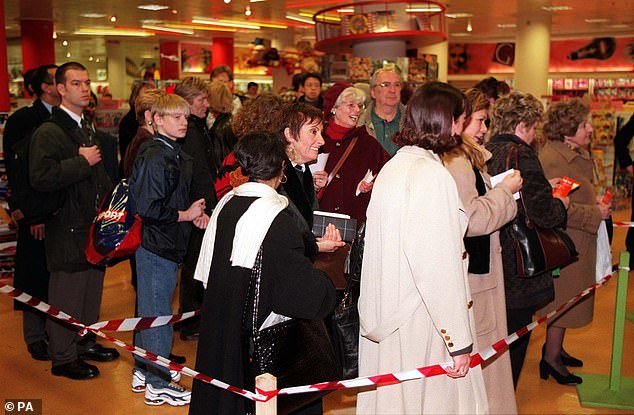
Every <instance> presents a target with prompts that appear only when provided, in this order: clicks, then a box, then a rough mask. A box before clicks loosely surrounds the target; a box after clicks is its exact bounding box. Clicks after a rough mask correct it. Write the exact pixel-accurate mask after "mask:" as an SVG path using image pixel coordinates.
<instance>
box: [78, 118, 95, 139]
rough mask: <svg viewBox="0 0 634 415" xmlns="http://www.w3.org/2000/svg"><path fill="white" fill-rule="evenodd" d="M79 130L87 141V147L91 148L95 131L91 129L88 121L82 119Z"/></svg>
mask: <svg viewBox="0 0 634 415" xmlns="http://www.w3.org/2000/svg"><path fill="white" fill-rule="evenodd" d="M81 129H82V131H83V132H84V136H85V137H86V139H87V140H88V146H92V145H93V144H94V143H95V139H94V138H95V131H94V130H93V129H92V127H91V126H90V124H88V121H86V120H85V119H84V118H82V119H81Z"/></svg>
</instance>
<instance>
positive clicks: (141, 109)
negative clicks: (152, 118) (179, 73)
mask: <svg viewBox="0 0 634 415" xmlns="http://www.w3.org/2000/svg"><path fill="white" fill-rule="evenodd" d="M161 95H163V92H161V90H159V89H155V88H153V89H144V90H143V91H142V92H141V93H140V94H139V95H137V97H136V99H135V100H134V114H135V116H136V121H137V122H138V123H139V125H143V124H145V111H152V106H153V105H154V103H156V100H157V99H158V98H159V97H160V96H161Z"/></svg>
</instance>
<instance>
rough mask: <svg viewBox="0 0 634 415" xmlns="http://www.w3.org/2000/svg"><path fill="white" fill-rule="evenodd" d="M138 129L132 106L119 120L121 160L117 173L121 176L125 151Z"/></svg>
mask: <svg viewBox="0 0 634 415" xmlns="http://www.w3.org/2000/svg"><path fill="white" fill-rule="evenodd" d="M138 129H139V123H138V122H137V120H136V113H135V111H134V107H132V108H130V111H128V112H127V113H126V115H124V116H123V118H121V121H119V135H118V137H119V157H120V160H121V163H120V166H119V174H120V175H121V176H122V175H123V158H124V157H125V152H126V150H127V149H128V146H129V145H130V143H131V142H132V139H133V138H134V136H135V135H136V132H137V130H138Z"/></svg>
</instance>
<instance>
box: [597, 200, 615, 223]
mask: <svg viewBox="0 0 634 415" xmlns="http://www.w3.org/2000/svg"><path fill="white" fill-rule="evenodd" d="M596 200H597V205H598V207H599V210H600V211H601V219H609V218H610V215H611V214H612V207H611V206H610V205H606V204H605V203H603V202H602V197H601V196H597V199H596Z"/></svg>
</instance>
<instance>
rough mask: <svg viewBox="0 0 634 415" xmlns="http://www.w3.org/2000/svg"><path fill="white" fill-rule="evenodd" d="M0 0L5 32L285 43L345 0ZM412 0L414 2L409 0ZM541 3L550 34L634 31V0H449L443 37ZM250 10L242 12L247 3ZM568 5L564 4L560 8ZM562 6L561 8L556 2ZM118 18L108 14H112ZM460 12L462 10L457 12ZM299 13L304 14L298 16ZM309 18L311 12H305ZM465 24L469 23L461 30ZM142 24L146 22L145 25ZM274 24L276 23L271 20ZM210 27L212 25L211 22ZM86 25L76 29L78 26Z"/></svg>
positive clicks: (501, 32) (490, 27) (480, 34)
mask: <svg viewBox="0 0 634 415" xmlns="http://www.w3.org/2000/svg"><path fill="white" fill-rule="evenodd" d="M224 1H225V0H187V1H183V0H180V1H174V0H119V1H113V0H5V1H4V4H5V26H6V28H7V37H8V38H16V37H19V35H20V30H19V22H20V19H24V18H27V19H46V18H50V16H53V20H54V26H55V31H56V33H57V35H58V36H60V37H64V38H72V37H85V36H96V33H104V35H105V36H106V37H107V38H119V39H121V38H122V36H120V34H122V33H125V32H124V31H128V30H129V31H132V32H129V33H134V32H136V31H144V32H146V33H149V34H152V35H153V36H150V37H148V40H152V41H153V42H156V39H162V38H177V39H181V40H188V41H208V40H209V39H211V38H213V37H216V36H225V37H227V36H233V37H234V39H235V43H236V44H237V45H241V44H242V45H245V44H248V43H249V42H252V41H253V40H254V39H255V38H256V37H263V38H268V39H275V38H281V39H284V40H283V43H288V42H289V40H292V37H290V38H289V34H291V33H292V34H294V35H295V40H297V38H298V37H299V38H305V39H312V38H314V29H313V28H314V26H312V25H310V24H308V23H303V22H300V21H297V20H292V19H289V18H288V16H291V17H298V16H299V17H300V18H301V17H303V18H306V17H308V16H311V15H312V14H314V13H315V12H317V11H318V10H321V9H324V8H328V7H333V6H337V5H341V4H346V3H350V2H345V1H337V2H335V1H331V0H260V1H254V0H251V1H249V0H231V1H230V3H228V4H227V3H225V2H224ZM415 3H416V2H412V4H415ZM141 5H158V6H166V8H164V9H162V10H145V9H140V8H138V6H141ZM527 6H528V8H529V9H535V10H542V7H543V6H546V7H548V6H556V7H555V10H553V11H550V12H549V13H551V14H552V26H551V28H552V29H551V33H552V36H553V37H556V38H574V37H587V36H601V35H607V34H610V35H632V34H634V0H621V1H617V0H558V1H546V0H478V1H474V0H452V1H450V2H448V4H447V14H448V17H449V16H457V17H454V18H448V19H447V27H448V31H449V39H450V41H454V42H474V41H476V42H477V41H502V40H512V39H513V38H514V37H515V33H516V30H517V29H516V27H514V25H516V24H517V19H518V14H522V16H524V14H523V13H522V12H521V11H520V9H522V10H524V9H525V8H526V7H527ZM247 7H249V8H250V11H251V15H250V16H246V15H245V11H246V8H247ZM566 7H567V8H568V9H566ZM562 8H563V9H564V10H562ZM112 16H115V17H116V22H111V17H112ZM460 16H462V17H460ZM198 18H205V19H212V21H215V22H218V21H222V22H225V23H226V22H227V21H229V22H238V23H242V24H247V25H252V26H260V29H254V28H248V27H231V26H215V25H211V26H210V25H207V24H203V23H193V21H194V20H197V19H198ZM300 20H302V19H300ZM308 20H310V17H308ZM469 24H470V26H471V28H472V31H471V32H468V31H467V26H468V25H469ZM143 26H145V28H144V27H143ZM271 26H279V27H271ZM213 28H215V29H216V30H210V29H213ZM82 32H83V33H88V34H87V35H82V34H79V33H82Z"/></svg>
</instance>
